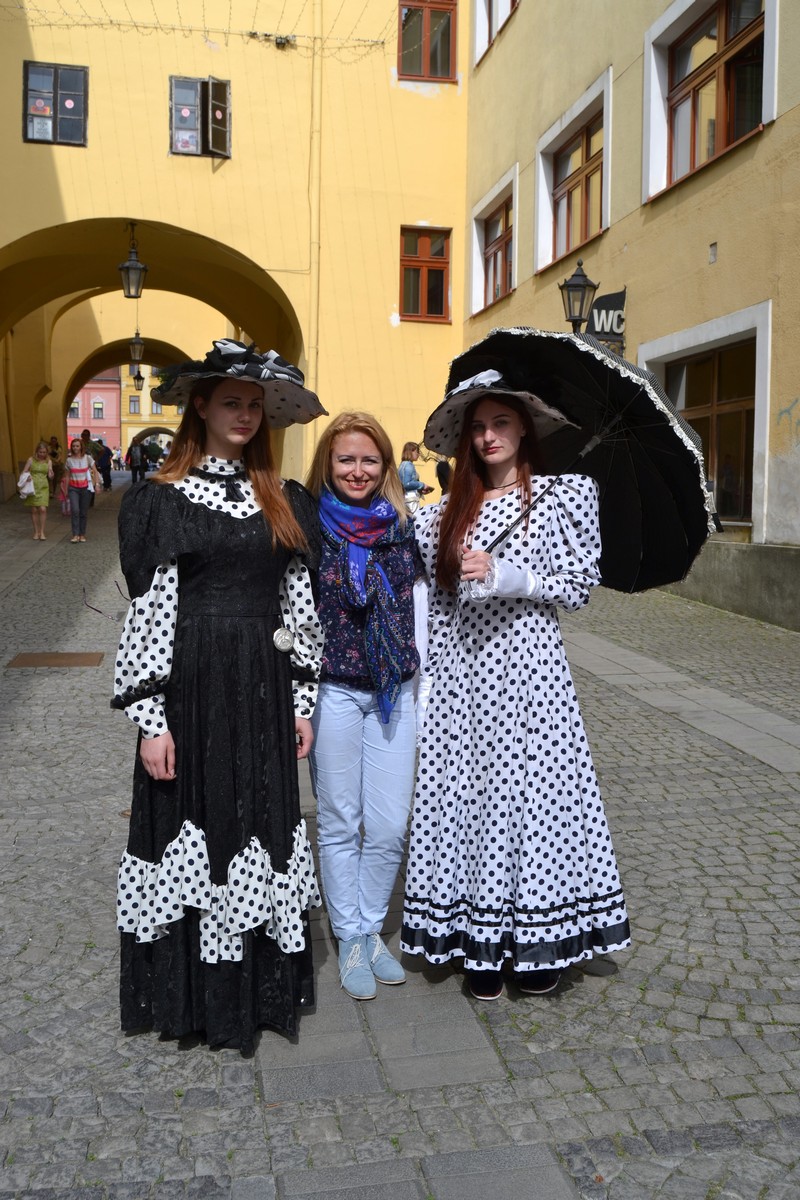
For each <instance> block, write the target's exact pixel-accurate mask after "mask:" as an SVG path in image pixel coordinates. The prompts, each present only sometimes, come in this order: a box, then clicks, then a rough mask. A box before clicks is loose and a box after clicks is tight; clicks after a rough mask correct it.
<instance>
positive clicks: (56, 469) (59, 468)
mask: <svg viewBox="0 0 800 1200" xmlns="http://www.w3.org/2000/svg"><path fill="white" fill-rule="evenodd" d="M47 452H48V454H49V455H50V465H51V467H52V468H53V478H52V479H51V480H50V496H51V497H52V496H55V494H56V492H58V490H59V485H60V483H61V476H62V475H63V474H64V455H63V453H62V450H61V443H60V442H59V440H58V438H57V437H56V435H55V434H53V436H52V437H51V438H50V444H49V446H48V448H47Z"/></svg>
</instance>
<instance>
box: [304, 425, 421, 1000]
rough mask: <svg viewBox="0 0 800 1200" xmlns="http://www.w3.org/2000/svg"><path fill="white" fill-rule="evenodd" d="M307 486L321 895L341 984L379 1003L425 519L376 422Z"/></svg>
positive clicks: (409, 772) (327, 460) (398, 970)
mask: <svg viewBox="0 0 800 1200" xmlns="http://www.w3.org/2000/svg"><path fill="white" fill-rule="evenodd" d="M308 487H309V490H310V491H311V492H312V493H313V494H314V495H315V496H316V497H317V498H318V500H319V518H320V523H321V528H322V565H321V568H320V598H319V613H320V619H321V621H322V627H323V630H324V632H325V653H324V656H323V660H322V663H323V665H322V676H321V680H322V682H321V684H320V695H319V703H318V705H317V708H316V710H315V713H314V718H313V724H314V745H313V748H312V751H311V764H312V773H313V780H314V790H315V793H316V797H317V836H318V842H319V860H320V869H321V872H322V887H323V891H324V893H325V900H326V904H327V909H328V915H329V917H330V922H331V928H332V930H333V933H334V935H335V937H336V938H337V940H338V943H339V975H340V978H341V983H342V987H343V988H344V989H345V991H346V992H347V993H348V995H350V996H352V997H353V998H354V999H356V1000H370V999H372V998H373V997H374V996H375V994H376V991H377V989H376V986H375V983H376V980H377V981H378V982H379V983H385V984H399V983H403V982H404V981H405V973H404V971H403V968H402V966H401V965H400V963H399V962H398V961H397V959H395V958H394V957H393V956H392V954H391V953H390V952H389V950H388V949H387V948H386V946H385V944H384V942H383V940H382V938H381V931H382V929H383V923H384V920H385V918H386V913H387V910H388V907H389V900H390V898H391V895H392V890H393V888H394V885H395V881H396V879H397V872H398V870H399V868H400V860H401V858H402V854H403V845H404V842H405V834H406V826H407V824H408V811H409V807H410V804H411V792H412V788H413V781H414V758H415V722H414V695H413V683H412V679H413V676H414V674H415V672H416V670H417V666H418V664H419V658H418V656H417V652H416V649H415V645H414V603H413V586H414V576H415V573H416V548H415V542H414V531H413V522H412V521H410V520H409V519H408V517H407V514H406V511H405V505H404V502H403V490H402V488H401V486H400V480H399V478H398V475H397V470H396V468H395V465H394V458H393V455H392V446H391V442H390V441H389V438H388V436H387V434H386V432H385V430H384V429H383V428H382V426H381V425H380V424H379V423H378V421H377V420H376V419H375V418H374V417H373V416H370V415H369V414H368V413H360V412H346V413H341V414H340V415H339V416H338V417H336V419H335V420H334V421H332V422H331V424H330V425H329V426H328V428H327V429H326V430H325V432H324V433H323V435H322V437H321V438H320V441H319V444H318V445H317V450H316V453H315V455H314V461H313V463H312V466H311V471H310V473H309V477H308ZM362 829H363V836H362Z"/></svg>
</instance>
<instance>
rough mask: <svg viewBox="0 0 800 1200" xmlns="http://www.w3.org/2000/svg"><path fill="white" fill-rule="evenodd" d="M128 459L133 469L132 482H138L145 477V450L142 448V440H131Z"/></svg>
mask: <svg viewBox="0 0 800 1200" xmlns="http://www.w3.org/2000/svg"><path fill="white" fill-rule="evenodd" d="M126 461H127V463H128V466H129V467H130V469H131V483H136V482H137V480H141V479H144V476H145V464H144V451H143V450H142V446H141V442H131V444H130V447H129V449H128V453H127V455H126Z"/></svg>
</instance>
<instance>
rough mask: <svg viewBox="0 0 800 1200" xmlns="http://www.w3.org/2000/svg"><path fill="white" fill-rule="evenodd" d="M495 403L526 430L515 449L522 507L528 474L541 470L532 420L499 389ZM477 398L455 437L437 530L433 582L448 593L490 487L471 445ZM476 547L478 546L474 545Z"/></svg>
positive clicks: (528, 498) (526, 499) (525, 503)
mask: <svg viewBox="0 0 800 1200" xmlns="http://www.w3.org/2000/svg"><path fill="white" fill-rule="evenodd" d="M492 398H493V399H496V400H497V403H498V404H502V405H504V406H505V407H507V408H510V409H511V410H512V411H513V412H515V413H517V415H518V416H519V418H520V420H521V421H522V424H523V426H524V428H525V433H524V434H523V436H522V440H521V442H520V444H519V449H518V450H517V471H518V473H519V476H520V492H521V499H522V507H523V508H527V507H528V505H529V504H530V502H531V475H535V474H537V472H538V471H539V470H540V461H539V443H538V441H537V438H536V431H535V429H534V427H533V420H532V418H531V415H530V413H529V412H528V410H527V408H526V407H525V406H524V405H523V404H521V403H520V402H519V401H518V400H517V399H516V398H515V397H514V396H504V395H503V393H502V392H498V393H497V395H496V397H492ZM479 403H480V400H473V402H472V404H470V405H469V407H468V408H467V411H466V412H465V414H464V425H463V428H462V430H461V436H460V438H459V439H458V448H457V450H456V456H455V457H456V465H455V470H454V471H453V476H452V479H451V481H450V491H449V492H448V493H447V504H446V505H445V508H444V512H443V513H442V521H441V526H440V529H439V550H438V552H437V554H436V582H437V583H438V584H439V586H440V587H443V588H444V589H445V590H446V591H448V592H454V591H455V590H456V589H457V587H458V581H459V578H460V576H461V557H460V550H461V547H462V546H463V544H464V541H465V539H466V537H467V531H468V530H469V528H470V526H471V525H472V523H473V522H474V521H475V520H476V519H477V516H478V513H479V512H480V509H481V505H482V504H483V500H484V492H485V490H486V489H487V488H488V487H489V486H490V480H489V475H488V472H487V470H486V464H485V463H484V461H483V460H482V459H481V458H480V457H479V455H478V454H477V453H476V451H475V448H474V446H473V445H472V417H473V415H474V413H475V409H476V408H477V406H478V404H479ZM475 549H480V547H479V546H476V547H475Z"/></svg>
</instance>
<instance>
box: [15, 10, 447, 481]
mask: <svg viewBox="0 0 800 1200" xmlns="http://www.w3.org/2000/svg"><path fill="white" fill-rule="evenodd" d="M254 9H255V11H254ZM140 12H141V14H142V15H141V20H140V21H139V23H138V25H136V26H134V25H133V23H132V19H131V13H133V14H134V16H135V17H136V19H137V20H138V19H139V14H140ZM1 15H2V23H0V34H1V35H2V38H1V39H0V61H2V64H3V70H2V71H0V103H2V111H3V112H5V113H7V114H12V115H13V119H11V120H6V121H4V122H3V123H2V127H1V128H0V150H2V155H3V163H4V173H5V174H6V178H7V179H8V180H10V181H11V186H10V187H4V189H3V191H2V196H0V218H1V219H0V231H2V232H0V277H2V278H0V282H6V281H7V283H8V286H7V287H6V289H5V292H3V291H2V289H0V297H1V298H0V336H2V335H5V334H6V332H7V330H8V328H9V326H11V327H12V328H14V330H15V332H14V334H12V335H10V336H4V337H3V342H2V346H3V349H2V351H1V352H0V354H2V358H1V359H0V368H2V370H0V420H4V429H3V433H4V434H5V436H4V437H3V438H2V439H0V474H3V475H4V476H7V475H8V473H9V472H10V471H11V470H13V461H14V460H15V459H17V458H19V457H20V455H23V456H25V455H27V453H28V443H29V442H30V440H31V438H32V437H36V436H38V434H39V432H40V431H41V430H40V422H39V416H38V415H37V405H38V404H40V403H41V402H42V397H43V396H46V397H47V400H46V406H47V407H46V411H43V413H42V417H43V418H44V419H45V423H46V424H47V426H48V430H49V428H50V426H52V425H53V422H54V419H55V415H56V410H58V411H60V412H61V414H62V419H63V412H64V411H65V408H66V405H67V404H68V402H69V397H68V396H66V395H60V394H59V393H58V388H59V387H60V386H62V384H63V383H64V382H66V380H68V379H69V378H71V373H72V370H73V369H74V367H76V366H77V365H78V363H80V362H82V361H84V360H86V359H87V358H88V357H89V356H90V355H91V353H92V352H93V350H94V347H95V346H96V345H97V344H98V343H99V344H101V345H102V344H104V343H107V342H108V341H109V340H112V339H116V338H117V337H118V336H119V334H118V325H119V320H118V314H117V313H116V312H115V313H114V317H113V320H111V319H110V318H109V316H108V314H109V312H110V311H111V310H110V308H107V309H103V311H99V310H98V311H93V312H92V313H91V314H89V313H88V311H87V312H86V313H85V314H84V316H85V318H86V319H85V321H84V325H85V328H84V330H83V332H82V333H81V332H76V336H74V337H72V336H71V337H70V338H69V339H66V343H67V344H68V345H69V346H70V350H69V352H68V354H67V361H66V362H65V361H63V360H62V355H61V351H60V350H59V352H58V362H57V364H56V369H55V370H54V368H53V363H52V362H51V361H50V360H51V355H52V346H53V345H55V344H56V343H58V344H59V346H61V345H64V344H65V339H64V337H63V336H62V337H60V336H59V334H58V322H59V320H61V319H63V316H62V310H63V308H64V298H66V297H68V296H74V295H76V294H80V295H83V294H87V295H88V294H89V293H90V292H91V290H92V288H94V289H95V290H97V291H98V292H101V293H102V292H106V294H108V295H111V294H112V293H113V292H115V291H116V289H118V287H119V282H118V276H117V273H116V264H117V263H118V262H119V261H121V260H122V259H123V258H125V257H127V246H128V231H127V227H126V226H127V222H128V221H129V220H135V221H136V222H137V238H138V243H139V253H140V257H141V258H142V260H143V261H145V262H147V263H148V266H149V268H150V271H149V275H148V278H147V282H146V287H145V296H144V297H143V304H144V303H145V301H146V296H147V290H148V289H156V290H163V291H166V292H168V293H170V294H171V300H172V306H171V320H170V329H169V331H168V332H166V333H165V332H164V331H162V330H161V329H160V328H155V327H153V325H152V324H147V323H146V322H145V320H144V319H142V321H141V322H140V324H141V331H142V336H143V337H145V339H147V338H154V339H158V340H160V341H163V342H169V343H170V344H172V345H175V346H180V347H181V348H182V350H185V351H186V352H188V353H190V354H192V355H202V353H203V352H204V351H205V349H207V348H208V341H209V339H208V330H207V327H206V326H205V324H203V327H202V328H198V326H197V322H195V321H194V320H193V308H192V305H193V304H194V303H195V300H192V301H189V300H187V299H185V297H186V296H189V295H191V296H192V297H195V298H197V299H199V300H201V301H203V302H204V303H205V304H206V305H208V306H209V307H210V308H211V309H212V310H214V311H216V312H218V313H219V331H218V332H219V334H220V335H222V336H225V335H227V334H229V333H230V332H231V330H237V329H238V330H242V331H243V332H244V333H245V334H251V335H252V336H254V337H256V338H257V340H258V341H259V344H260V345H261V346H262V348H265V349H266V348H267V347H268V346H269V345H272V346H275V348H277V349H278V350H280V351H282V352H283V353H285V354H287V356H288V357H291V358H293V359H294V360H295V361H298V362H299V363H300V365H301V366H302V367H303V369H304V370H306V371H307V373H308V375H309V382H310V383H311V384H312V385H314V386H315V387H316V388H317V390H318V391H319V393H320V396H321V398H322V400H323V403H324V404H325V406H326V407H327V408H328V409H329V411H330V412H331V413H335V412H337V411H340V410H341V409H343V408H345V407H350V406H356V405H357V406H359V407H367V408H372V409H373V410H374V411H376V412H377V413H378V414H379V415H380V416H381V417H382V418H383V419H384V420H385V423H386V425H387V428H388V429H389V432H390V434H391V436H392V438H393V441H394V443H395V446H396V448H397V449H398V451H399V449H400V447H401V446H402V443H403V442H404V441H406V440H407V439H409V438H418V437H421V434H422V428H423V425H424V417H425V415H426V414H427V412H428V411H429V410H430V408H432V407H433V405H434V404H435V403H436V402H437V401H438V399H440V395H439V393H440V390H441V385H442V383H443V381H444V378H445V374H446V369H447V363H448V360H449V359H450V358H452V357H453V355H454V353H456V352H457V350H458V349H459V348H460V344H461V337H462V328H463V319H464V313H463V304H462V295H463V287H462V278H463V268H462V265H461V259H462V254H463V246H462V245H461V244H460V243H461V230H462V229H463V225H464V193H463V179H464V171H465V151H466V97H465V92H464V87H463V74H464V72H465V71H466V67H467V50H466V48H467V44H468V21H467V19H466V17H467V12H466V6H462V14H461V16H462V19H461V21H460V29H459V57H458V61H459V71H460V82H459V83H456V84H441V85H436V84H415V85H409V84H404V83H400V82H398V80H397V77H396V62H397V16H398V6H397V4H396V2H395V0H371V2H370V4H369V5H364V3H363V0H344V3H342V0H335V2H334V0H310V2H309V3H308V4H307V5H285V4H283V2H282V0H280V2H279V0H260V2H259V3H258V4H256V5H254V3H253V0H231V3H229V0H205V3H204V5H203V6H202V13H201V10H200V6H197V5H188V4H184V5H181V6H180V10H179V9H178V7H177V6H176V5H174V4H171V3H167V0H154V3H152V4H148V5H145V6H139V5H131V4H126V3H124V0H103V2H102V3H100V0H80V2H79V0H61V2H60V4H59V6H58V20H57V21H53V20H52V19H51V18H50V17H49V16H47V14H44V13H43V10H42V9H41V7H40V6H38V7H37V6H34V5H33V4H27V3H23V6H22V8H21V9H19V10H9V9H4V10H3V12H2V14H1ZM279 20H280V21H281V25H280V26H279V24H278V22H279ZM112 21H113V22H114V24H113V25H112V24H111V22H112ZM254 22H255V25H256V29H255V30H253V29H252V24H253V23H254ZM252 33H257V34H259V36H257V37H252V36H250V35H251V34H252ZM266 34H270V35H275V34H287V35H291V37H293V38H294V40H293V41H290V42H289V43H288V44H287V45H286V46H285V47H284V48H282V49H280V48H278V47H277V45H276V42H275V39H274V36H270V37H265V36H264V35H266ZM25 59H32V60H35V61H39V62H50V63H58V64H71V65H76V66H87V67H88V68H89V120H88V145H87V146H86V147H74V146H50V145H44V144H29V143H24V142H23V141H22V137H21V128H22V113H21V96H22V70H23V67H22V64H23V61H24V60H25ZM170 75H185V76H189V77H195V78H206V77H208V76H214V77H217V78H219V79H226V80H230V82H231V92H232V157H231V158H230V159H229V160H225V159H219V158H211V157H202V156H201V157H187V156H182V155H173V154H171V153H170V143H169V77H170ZM424 222H427V223H429V224H435V225H437V226H444V227H447V228H452V229H453V230H454V235H453V241H452V250H453V257H454V269H453V272H452V278H451V290H452V318H453V320H452V323H451V324H449V325H428V324H412V323H405V322H400V321H399V320H398V318H397V309H398V300H399V287H400V272H399V246H400V227H401V225H402V224H404V223H405V224H418V223H424ZM87 223H88V224H87ZM48 231H52V232H48ZM71 256H72V257H71ZM76 260H77V261H76ZM3 272H5V275H3ZM23 280H24V288H23V289H22V290H23V292H24V295H21V290H20V281H23ZM54 281H55V282H54ZM42 296H44V297H46V303H43V302H42V299H41V298H42ZM120 296H121V293H120ZM25 297H30V306H31V307H30V309H27V310H26V309H25V303H24V301H25ZM120 303H122V304H125V303H127V304H128V307H129V309H130V313H131V320H130V321H129V322H128V323H129V324H131V332H132V330H133V311H134V309H133V304H132V302H130V301H128V302H125V301H122V300H121V299H120ZM4 306H5V318H4ZM31 312H32V313H34V314H39V315H38V316H36V317H33V316H31V315H30V313H31ZM143 318H144V313H143ZM73 324H74V322H73ZM21 325H30V329H29V331H28V333H27V334H26V336H25V337H24V338H23V339H22V342H24V346H23V345H21V342H20V339H19V338H18V337H17V330H18V328H19V327H20V326H21ZM112 326H113V328H112ZM21 356H22V358H23V360H24V361H20V357H21ZM71 359H72V360H74V363H73V362H71V361H70V360H71ZM9 380H13V381H14V385H13V391H12V394H11V395H10V397H9V411H8V412H4V409H3V405H4V404H5V403H6V391H7V390H9V389H10V384H9ZM54 427H55V426H54ZM315 436H316V434H315V431H314V430H313V429H310V430H304V431H289V433H288V434H287V435H286V437H285V439H284V440H283V441H284V444H283V459H284V463H283V465H284V469H289V470H291V471H293V472H294V473H297V474H302V473H303V472H304V470H305V467H306V466H307V462H308V459H309V457H310V454H311V452H312V451H313V445H314V441H315ZM4 447H5V448H4ZM425 471H429V472H431V481H432V466H431V467H427V466H423V473H424V472H425Z"/></svg>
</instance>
